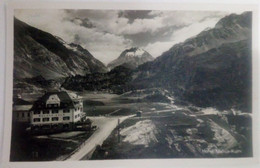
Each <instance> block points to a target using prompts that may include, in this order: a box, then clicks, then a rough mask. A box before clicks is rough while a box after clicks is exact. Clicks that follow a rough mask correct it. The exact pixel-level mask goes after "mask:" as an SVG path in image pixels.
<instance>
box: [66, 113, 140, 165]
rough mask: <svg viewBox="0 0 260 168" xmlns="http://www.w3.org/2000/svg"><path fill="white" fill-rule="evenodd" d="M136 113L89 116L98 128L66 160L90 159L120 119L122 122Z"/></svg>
mask: <svg viewBox="0 0 260 168" xmlns="http://www.w3.org/2000/svg"><path fill="white" fill-rule="evenodd" d="M133 116H135V115H129V116H114V117H110V116H109V117H105V116H100V117H88V118H89V119H91V120H92V121H93V125H96V126H97V127H98V129H97V130H96V131H95V132H94V133H93V134H92V135H91V137H89V138H88V139H87V140H86V141H85V143H84V145H82V147H81V148H80V149H79V150H78V151H76V152H75V153H73V154H72V155H71V156H70V157H68V158H67V159H66V160H81V159H89V158H90V157H91V155H92V153H93V152H94V150H95V149H96V146H97V145H102V144H103V142H104V141H105V140H106V139H107V137H108V136H109V135H110V134H111V133H112V131H113V130H114V129H115V128H116V126H117V125H118V119H119V120H120V123H121V122H123V121H124V120H126V119H128V118H130V117H133Z"/></svg>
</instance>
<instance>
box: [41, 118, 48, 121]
mask: <svg viewBox="0 0 260 168" xmlns="http://www.w3.org/2000/svg"><path fill="white" fill-rule="evenodd" d="M42 121H43V122H47V121H50V119H49V118H43V119H42Z"/></svg>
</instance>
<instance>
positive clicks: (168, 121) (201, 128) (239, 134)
mask: <svg viewBox="0 0 260 168" xmlns="http://www.w3.org/2000/svg"><path fill="white" fill-rule="evenodd" d="M158 93H159V94H160V96H159V99H158V98H157V96H158ZM78 94H80V95H81V96H82V97H83V102H84V112H86V114H87V118H90V119H91V120H92V121H93V125H96V126H97V129H96V130H95V131H94V132H92V133H84V132H80V131H77V132H65V133H59V134H52V135H48V136H47V135H46V136H34V137H31V138H30V137H27V138H25V139H24V138H22V139H21V138H20V139H19V138H17V137H14V138H13V139H12V151H11V160H13V161H32V160H35V161H44V160H46V161H47V160H89V159H91V160H96V159H141V158H205V157H207V158H208V157H250V156H252V140H251V137H252V135H251V131H252V130H251V128H252V127H251V116H250V115H249V114H244V113H241V112H234V111H224V112H223V111H222V112H220V111H218V110H216V109H214V108H198V107H194V106H192V105H187V104H185V105H181V104H177V103H175V100H174V97H172V96H171V95H169V94H168V92H167V91H165V90H159V91H158V90H157V91H156V90H150V91H147V90H145V91H137V92H135V93H133V92H129V93H125V94H123V95H116V94H110V93H102V92H81V93H78ZM156 95H157V96H156ZM162 96H163V97H164V101H160V100H162ZM24 97H25V96H24ZM28 97H31V96H28ZM138 113H139V115H140V116H138V117H137V114H138ZM118 120H119V122H118ZM17 149H18V150H17ZM17 151H19V152H17ZM34 151H37V152H38V153H39V156H38V157H37V158H32V157H31V154H32V152H34Z"/></svg>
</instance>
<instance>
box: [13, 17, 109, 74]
mask: <svg viewBox="0 0 260 168" xmlns="http://www.w3.org/2000/svg"><path fill="white" fill-rule="evenodd" d="M14 67H15V68H14V77H15V78H30V77H36V76H39V75H41V76H43V77H44V78H46V79H54V78H59V77H67V76H72V75H85V74H89V73H95V72H106V71H107V68H106V67H105V65H104V64H103V63H102V62H100V61H99V60H97V59H96V58H94V57H93V56H92V55H91V53H90V52H89V51H88V50H86V49H84V48H83V47H81V46H80V45H77V44H73V43H71V44H67V43H66V42H65V41H63V40H62V39H61V38H59V37H55V36H53V35H51V34H50V33H47V32H44V31H42V30H39V29H37V28H34V27H32V26H29V25H28V24H26V23H24V22H22V21H20V20H18V19H16V18H15V19H14Z"/></svg>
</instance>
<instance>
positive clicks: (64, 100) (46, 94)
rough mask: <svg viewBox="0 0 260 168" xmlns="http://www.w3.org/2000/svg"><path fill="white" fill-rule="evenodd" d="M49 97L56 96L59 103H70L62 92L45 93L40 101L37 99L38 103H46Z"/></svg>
mask: <svg viewBox="0 0 260 168" xmlns="http://www.w3.org/2000/svg"><path fill="white" fill-rule="evenodd" d="M51 95H57V96H58V97H59V99H60V101H61V102H71V101H72V99H71V97H70V96H69V94H68V93H67V92H65V91H62V92H47V93H45V95H43V96H42V97H41V98H40V99H38V101H42V102H44V103H46V101H47V100H48V99H49V97H50V96H51Z"/></svg>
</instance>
